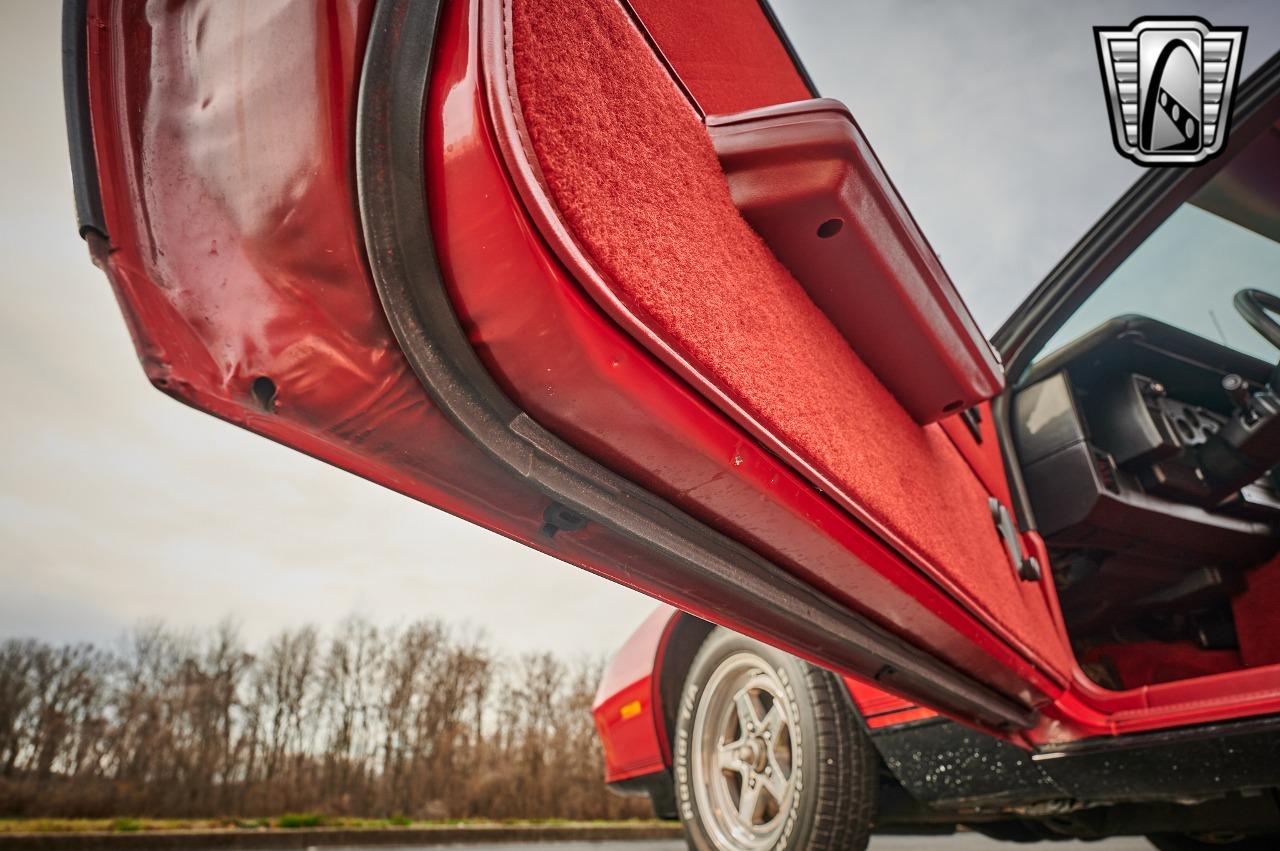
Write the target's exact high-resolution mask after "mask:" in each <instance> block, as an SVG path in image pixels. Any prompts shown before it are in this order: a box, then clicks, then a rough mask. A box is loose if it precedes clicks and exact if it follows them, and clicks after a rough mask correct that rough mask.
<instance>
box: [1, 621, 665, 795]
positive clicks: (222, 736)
mask: <svg viewBox="0 0 1280 851" xmlns="http://www.w3.org/2000/svg"><path fill="white" fill-rule="evenodd" d="M600 670H601V664H600V662H599V661H578V662H574V663H566V662H565V661H562V660H560V659H557V658H556V657H554V656H552V655H550V654H546V653H532V654H528V655H524V656H520V657H518V658H504V657H502V655H501V654H499V653H497V652H495V651H494V649H493V648H492V647H491V646H490V645H489V644H487V643H486V642H485V641H484V640H483V639H481V638H478V637H474V636H471V637H468V636H466V635H463V634H460V633H458V632H457V631H456V630H453V629H451V628H449V627H448V626H447V625H445V624H443V623H441V622H439V621H432V620H424V621H419V622H416V623H412V624H409V625H406V626H402V627H396V628H379V627H377V626H375V625H373V624H371V623H369V622H367V621H365V620H363V619H360V618H355V617H353V618H349V619H347V620H345V621H344V622H342V623H341V624H339V625H338V626H337V627H336V628H334V629H331V630H328V631H326V632H322V631H320V630H318V629H316V628H315V627H312V626H305V627H302V628H298V629H289V630H285V631H282V632H280V633H278V634H276V635H275V636H274V637H272V638H271V639H270V640H268V641H266V642H265V643H263V644H262V645H261V646H259V647H256V648H254V649H253V650H252V651H251V650H250V649H249V648H248V647H246V646H245V644H244V643H243V642H242V640H241V638H240V636H239V634H238V631H237V630H236V629H235V628H234V627H232V626H231V625H229V624H222V625H220V626H218V627H216V628H214V629H211V630H208V631H207V632H204V633H201V634H190V633H181V632H177V631H174V630H172V629H168V628H166V627H164V626H162V625H149V626H145V627H142V628H139V629H136V630H135V631H133V632H132V633H131V634H130V635H128V636H127V637H126V638H125V639H124V640H122V641H121V642H120V643H119V645H118V646H115V647H112V648H103V647H98V646H94V645H92V644H83V643H82V644H64V645H54V644H50V643H46V642H42V641H36V640H23V639H9V640H6V641H4V642H2V643H0V814H3V815H10V816H64V817H66V816H85V817H103V816H114V815H131V816H135V815H147V816H155V817H202V816H205V817H217V816H246V817H251V816H262V815H272V814H278V813H282V812H320V813H325V814H327V815H334V816H338V815H355V816H371V817H376V816H380V817H393V816H406V817H409V818H571V819H612V818H625V817H636V816H646V815H648V808H647V804H646V803H645V802H643V801H638V800H636V799H630V798H620V797H617V796H615V795H613V794H611V793H609V792H608V790H606V789H605V787H604V783H603V766H602V755H601V750H600V745H599V742H598V740H597V737H596V735H595V729H594V725H593V722H592V718H591V712H590V707H591V700H592V697H593V694H594V691H595V687H596V684H597V683H598V681H599V675H600Z"/></svg>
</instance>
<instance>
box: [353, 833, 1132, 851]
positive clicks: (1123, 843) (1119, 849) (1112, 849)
mask: <svg viewBox="0 0 1280 851" xmlns="http://www.w3.org/2000/svg"><path fill="white" fill-rule="evenodd" d="M434 847H435V848H439V847H441V846H434ZM389 848H391V849H396V848H398V851H427V847H426V846H404V847H399V846H390V847H388V846H383V847H380V848H378V849H377V850H376V851H389ZM1018 848H1025V849H1028V851H1032V849H1037V848H1042V849H1044V851H1155V848H1154V846H1152V845H1151V844H1150V843H1148V842H1147V841H1146V840H1145V839H1142V838H1141V837H1136V836H1126V837H1120V838H1117V839H1107V840H1104V841H1102V842H1088V843H1085V842H1043V843H1035V844H1032V845H1022V844H1018V843H1009V842H997V841H996V840H994V839H987V838H986V837H985V836H981V835H979V834H976V833H956V834H952V835H951V836H877V837H873V838H872V840H871V847H870V849H869V851H1014V849H1018ZM515 849H521V851H685V844H684V841H683V840H667V841H662V842H646V841H643V840H641V841H626V842H541V843H527V844H502V845H499V844H495V845H469V846H467V851H515Z"/></svg>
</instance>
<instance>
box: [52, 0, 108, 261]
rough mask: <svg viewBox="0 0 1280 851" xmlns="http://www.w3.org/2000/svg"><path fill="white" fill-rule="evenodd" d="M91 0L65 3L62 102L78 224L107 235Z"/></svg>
mask: <svg viewBox="0 0 1280 851" xmlns="http://www.w3.org/2000/svg"><path fill="white" fill-rule="evenodd" d="M88 2H89V0H63V3H62V103H63V107H64V108H65V109H66V115H67V149H68V150H69V151H70V152H71V188H72V191H73V192H74V193H75V202H76V226H77V227H78V228H79V230H80V236H82V237H84V236H88V235H89V234H90V233H97V234H98V235H99V236H101V237H103V238H104V239H105V238H106V236H107V223H106V220H105V218H104V217H103V215H102V194H101V191H100V190H99V188H98V163H97V160H96V159H94V155H93V125H92V122H91V121H90V119H89V71H88V68H89V66H88V39H89V26H88V23H89V22H88Z"/></svg>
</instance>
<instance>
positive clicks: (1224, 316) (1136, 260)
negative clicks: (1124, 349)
mask: <svg viewBox="0 0 1280 851" xmlns="http://www.w3.org/2000/svg"><path fill="white" fill-rule="evenodd" d="M1246 287H1251V288H1254V289H1260V290H1265V291H1267V292H1272V293H1280V242H1276V241H1274V240H1272V239H1268V238H1267V237H1265V236H1262V235H1261V234H1259V233H1256V232H1254V231H1252V230H1249V229H1247V228H1244V227H1241V226H1240V225H1238V224H1236V223H1235V222H1232V221H1230V220H1228V219H1225V218H1223V217H1221V216H1218V215H1216V214H1214V213H1210V212H1208V211H1207V210H1203V209H1200V208H1199V207H1196V206H1193V205H1192V204H1190V203H1186V204H1183V205H1182V206H1181V207H1179V208H1178V209H1177V210H1176V211H1175V212H1174V213H1173V215H1172V216H1170V217H1169V218H1168V219H1167V220H1166V221H1165V222H1164V223H1163V224H1162V225H1160V227H1159V228H1157V229H1156V231H1155V232H1154V233H1152V234H1151V236H1149V237H1148V238H1147V239H1146V241H1145V242H1143V243H1142V245H1140V246H1139V247H1138V250H1137V251H1135V252H1134V253H1133V254H1132V255H1130V256H1129V258H1128V259H1127V260H1125V262H1124V263H1122V264H1121V265H1120V267H1119V268H1118V269H1116V271H1115V272H1113V273H1112V274H1111V276H1110V277H1109V278H1107V279H1106V281H1104V282H1103V284H1102V286H1100V287H1099V288H1098V289H1097V290H1096V291H1095V292H1094V293H1093V295H1092V296H1090V297H1089V299H1088V300H1087V301H1086V302H1085V303H1084V305H1082V306H1081V307H1080V309H1079V310H1077V311H1076V312H1075V313H1074V314H1072V316H1071V318H1070V319H1068V320H1067V321H1066V323H1065V324H1064V325H1063V326H1062V327H1061V328H1059V329H1058V333H1057V334H1055V335H1054V336H1053V338H1052V339H1051V340H1050V341H1049V343H1048V344H1047V345H1046V346H1045V348H1044V349H1043V350H1042V352H1041V357H1043V356H1044V355H1046V354H1048V353H1050V352H1053V351H1055V350H1057V349H1059V348H1061V347H1062V346H1064V345H1066V344H1067V343H1069V342H1071V341H1072V340H1074V339H1076V338H1077V337H1079V336H1081V335H1082V334H1084V333H1086V332H1088V331H1089V330H1091V329H1092V328H1095V327H1097V326H1098V325H1100V324H1102V323H1103V322H1105V321H1106V320H1108V319H1111V318H1113V317H1116V316H1121V315H1123V314H1126V313H1137V314H1141V315H1143V316H1148V317H1151V318H1152V319H1159V320H1160V321H1162V322H1167V323H1169V324H1170V325H1176V326H1178V327H1179V328H1182V329H1184V330H1187V331H1190V332H1192V333H1194V334H1198V335H1200V336H1201V337H1205V338H1207V339H1210V340H1213V341H1215V342H1218V343H1223V344H1225V345H1227V346H1230V347H1231V348H1233V349H1236V350H1237V351H1241V352H1244V353H1245V354H1250V355H1253V356H1254V357H1258V358H1261V359H1263V360H1265V361H1275V360H1276V359H1277V358H1278V357H1280V352H1277V351H1276V349H1275V348H1274V347H1272V346H1271V344H1269V343H1268V342H1266V341H1265V340H1264V339H1262V337H1260V336H1259V335H1258V332H1256V331H1254V330H1253V329H1252V328H1251V327H1249V325H1248V324H1247V323H1246V322H1245V321H1244V319H1243V318H1241V316H1240V314H1239V313H1237V312H1236V310H1235V308H1234V307H1233V306H1232V304H1231V299H1232V296H1234V295H1235V293H1236V291H1237V290H1240V289H1243V288H1246Z"/></svg>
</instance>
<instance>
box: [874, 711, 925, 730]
mask: <svg viewBox="0 0 1280 851" xmlns="http://www.w3.org/2000/svg"><path fill="white" fill-rule="evenodd" d="M937 717H938V713H936V712H934V711H933V710H932V709H925V708H924V707H923V706H913V707H911V708H909V709H902V710H899V711H897V712H887V713H885V714H884V715H877V716H876V717H874V718H868V719H867V727H868V728H869V729H872V730H883V729H884V728H886V727H897V726H898V725H900V724H910V723H912V722H913V721H927V720H929V719H930V718H937Z"/></svg>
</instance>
